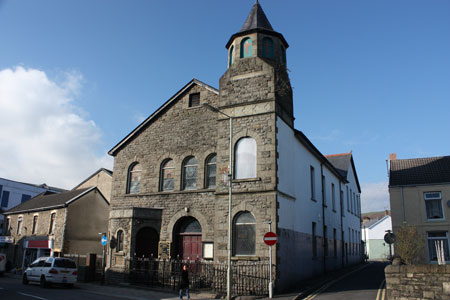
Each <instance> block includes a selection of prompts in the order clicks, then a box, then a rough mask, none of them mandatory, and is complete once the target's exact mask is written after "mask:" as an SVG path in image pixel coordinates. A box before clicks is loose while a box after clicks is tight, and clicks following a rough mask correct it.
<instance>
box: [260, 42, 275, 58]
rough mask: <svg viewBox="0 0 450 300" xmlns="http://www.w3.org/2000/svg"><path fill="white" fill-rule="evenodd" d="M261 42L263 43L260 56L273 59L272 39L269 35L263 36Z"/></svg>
mask: <svg viewBox="0 0 450 300" xmlns="http://www.w3.org/2000/svg"><path fill="white" fill-rule="evenodd" d="M262 43H263V45H262V46H263V53H262V56H263V57H267V58H272V59H273V57H274V55H273V40H272V39H271V38H269V37H265V38H263V40H262Z"/></svg>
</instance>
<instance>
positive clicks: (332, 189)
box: [331, 183, 336, 211]
mask: <svg viewBox="0 0 450 300" xmlns="http://www.w3.org/2000/svg"><path fill="white" fill-rule="evenodd" d="M331 207H332V208H333V211H336V195H335V191H334V183H332V184H331Z"/></svg>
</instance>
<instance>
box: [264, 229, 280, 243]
mask: <svg viewBox="0 0 450 300" xmlns="http://www.w3.org/2000/svg"><path fill="white" fill-rule="evenodd" d="M277 241H278V237H277V235H276V234H275V233H274V232H270V231H269V232H268V233H266V234H265V235H264V243H266V245H268V246H273V245H275V244H276V243H277Z"/></svg>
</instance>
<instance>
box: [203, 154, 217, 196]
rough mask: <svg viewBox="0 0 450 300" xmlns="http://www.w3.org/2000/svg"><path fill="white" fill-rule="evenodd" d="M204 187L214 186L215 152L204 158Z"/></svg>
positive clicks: (210, 187)
mask: <svg viewBox="0 0 450 300" xmlns="http://www.w3.org/2000/svg"><path fill="white" fill-rule="evenodd" d="M205 174H206V176H205V187H206V188H207V189H212V188H215V187H216V154H211V155H210V156H208V158H207V159H206V172H205Z"/></svg>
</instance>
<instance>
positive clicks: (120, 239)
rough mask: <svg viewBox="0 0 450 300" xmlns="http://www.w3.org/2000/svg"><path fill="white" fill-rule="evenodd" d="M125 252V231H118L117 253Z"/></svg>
mask: <svg viewBox="0 0 450 300" xmlns="http://www.w3.org/2000/svg"><path fill="white" fill-rule="evenodd" d="M120 251H123V230H119V231H117V246H116V252H120Z"/></svg>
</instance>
